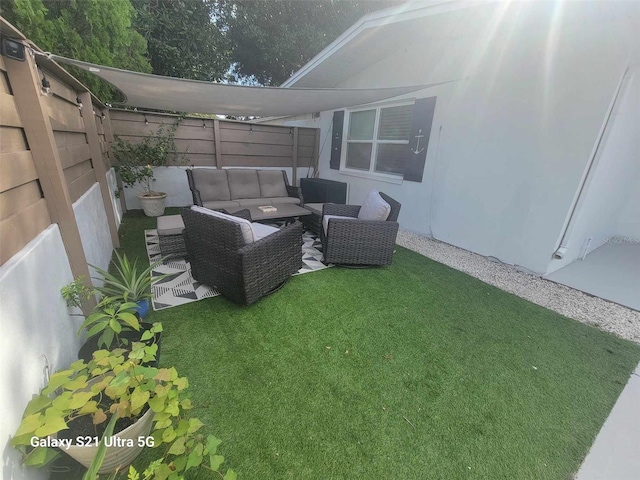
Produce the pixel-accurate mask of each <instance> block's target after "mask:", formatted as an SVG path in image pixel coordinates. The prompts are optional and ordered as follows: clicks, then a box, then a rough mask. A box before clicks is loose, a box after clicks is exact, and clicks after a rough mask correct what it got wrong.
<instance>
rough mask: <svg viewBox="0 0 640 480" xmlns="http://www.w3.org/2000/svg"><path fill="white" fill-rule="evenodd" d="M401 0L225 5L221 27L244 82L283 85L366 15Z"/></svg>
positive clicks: (220, 7)
mask: <svg viewBox="0 0 640 480" xmlns="http://www.w3.org/2000/svg"><path fill="white" fill-rule="evenodd" d="M400 3H403V1H402V0H371V1H356V0H314V1H299V0H221V1H219V2H216V11H215V14H216V19H217V20H216V21H217V24H218V27H219V28H220V30H222V31H223V32H224V34H225V36H226V37H227V39H228V41H229V44H230V45H231V57H230V58H231V62H232V63H233V64H234V68H235V72H236V74H237V75H238V77H239V78H242V77H254V78H255V79H256V80H257V82H258V83H260V84H263V85H277V84H280V83H282V82H284V81H285V80H286V79H287V78H289V77H290V76H291V74H292V73H293V72H295V71H296V70H298V69H299V68H300V67H302V66H303V65H304V64H305V63H306V62H308V61H309V60H310V59H311V58H313V56H315V55H316V54H317V53H319V52H320V51H321V50H322V49H323V48H324V47H326V46H327V45H328V44H329V43H331V42H332V41H333V40H335V39H336V38H337V37H338V36H339V35H340V34H341V33H343V32H344V31H345V30H346V29H347V28H349V27H350V26H351V25H352V24H353V23H355V22H356V21H357V20H358V19H359V18H360V17H362V16H363V15H365V14H367V13H370V12H373V11H376V10H381V9H383V8H388V7H391V6H394V5H398V4H400Z"/></svg>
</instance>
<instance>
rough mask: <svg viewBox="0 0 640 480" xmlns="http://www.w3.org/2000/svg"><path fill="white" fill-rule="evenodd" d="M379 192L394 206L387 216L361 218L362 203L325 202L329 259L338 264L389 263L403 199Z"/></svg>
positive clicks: (324, 235)
mask: <svg viewBox="0 0 640 480" xmlns="http://www.w3.org/2000/svg"><path fill="white" fill-rule="evenodd" d="M377 193H379V195H380V197H381V199H382V200H384V202H386V203H387V204H388V206H389V207H390V209H389V213H388V216H387V217H386V219H385V220H362V219H360V218H358V216H359V213H360V210H361V208H362V207H361V206H359V205H340V204H336V203H325V204H324V207H323V210H322V225H321V226H320V239H321V241H322V250H323V252H324V261H325V263H335V264H338V265H360V266H365V265H367V266H369V265H389V264H390V263H391V261H392V259H393V250H394V248H395V245H396V237H397V235H398V228H399V225H398V214H399V213H400V207H401V205H400V203H398V202H397V201H395V200H394V199H393V198H391V197H389V196H388V195H385V194H384V193H382V192H377Z"/></svg>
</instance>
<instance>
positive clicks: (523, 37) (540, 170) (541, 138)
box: [320, 2, 640, 273]
mask: <svg viewBox="0 0 640 480" xmlns="http://www.w3.org/2000/svg"><path fill="white" fill-rule="evenodd" d="M439 18H442V21H446V17H444V16H443V17H439ZM480 20H482V21H480ZM438 21H439V20H438V19H437V18H435V17H434V18H429V17H428V18H427V20H425V27H424V29H423V35H422V36H420V35H417V36H416V37H415V38H414V39H413V41H412V42H408V43H407V45H406V48H405V50H404V51H401V52H397V53H396V54H395V55H393V56H392V57H390V58H388V59H386V60H383V61H381V62H379V63H377V64H375V65H372V66H371V67H370V68H368V69H366V70H363V71H361V72H360V73H359V74H358V75H355V76H353V77H351V78H350V79H348V80H347V81H346V82H344V83H342V84H341V85H339V86H340V87H354V88H355V87H375V86H392V85H411V84H421V83H424V84H428V83H433V82H442V81H452V83H450V84H447V85H443V86H441V87H436V88H431V89H428V90H425V91H422V92H419V93H418V95H417V96H418V97H429V96H433V95H434V94H435V95H437V97H438V100H437V105H436V113H435V117H434V122H433V128H432V132H431V138H430V144H429V151H428V155H427V163H426V166H425V175H424V179H423V182H422V183H420V184H416V183H412V182H403V183H402V184H401V185H395V184H391V183H384V182H380V181H375V180H370V179H362V178H358V177H350V176H347V175H344V174H342V173H340V172H337V171H335V170H330V169H329V154H330V145H329V146H328V147H326V148H324V149H323V151H322V154H321V164H320V172H321V176H322V177H324V178H331V179H335V180H340V181H346V182H348V183H349V185H350V195H349V200H350V201H352V202H358V201H360V200H362V198H363V197H364V195H365V194H366V193H367V191H368V190H370V189H374V188H375V189H378V190H381V191H384V192H386V193H388V194H389V195H391V196H392V197H394V198H396V199H397V200H398V201H400V202H401V203H402V211H401V213H400V223H401V226H402V227H404V228H408V229H411V230H415V231H418V232H421V233H425V234H433V236H434V237H435V238H438V239H440V240H443V241H445V242H448V243H451V244H454V245H458V246H460V247H463V248H465V249H468V250H471V251H474V252H477V253H480V254H482V255H487V256H494V257H497V258H499V259H500V260H502V261H504V262H506V263H510V264H516V265H520V266H522V267H525V268H527V269H529V270H532V271H534V272H537V273H544V272H545V271H546V270H547V267H548V265H549V263H550V262H551V257H552V254H553V252H554V251H555V248H556V247H557V242H558V239H559V235H560V234H561V230H562V227H563V225H564V223H565V221H566V219H567V215H568V211H569V208H570V206H571V203H572V200H573V198H574V196H575V194H576V191H577V188H578V185H579V181H580V178H581V175H582V173H583V171H584V167H585V165H586V163H587V161H588V159H589V156H590V153H591V151H592V149H593V147H594V145H595V142H596V140H597V134H598V131H599V129H600V127H601V125H602V122H603V121H604V118H605V114H606V111H607V108H608V106H609V104H610V102H611V99H612V98H613V95H614V92H615V89H616V86H617V84H618V82H619V80H620V77H621V75H622V73H623V72H624V70H625V67H626V66H627V65H628V64H629V62H630V61H631V60H630V59H633V58H635V59H637V58H638V56H639V51H638V50H639V46H638V42H637V36H636V33H637V32H636V27H637V25H638V24H639V22H640V11H639V9H638V4H634V3H633V2H498V3H494V4H483V5H480V6H474V7H473V8H470V9H468V10H467V11H466V12H465V13H464V15H463V14H461V13H457V14H456V22H455V24H454V23H452V24H451V25H450V26H449V27H450V28H447V29H441V30H442V31H439V30H438V28H435V27H438ZM479 25H481V27H479ZM479 30H480V31H479ZM330 117H331V112H324V113H323V115H322V124H323V130H322V134H321V138H325V134H326V132H327V131H328V128H330V127H329V126H330ZM440 128H441V130H440ZM343 153H344V152H343Z"/></svg>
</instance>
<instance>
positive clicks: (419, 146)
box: [334, 97, 436, 182]
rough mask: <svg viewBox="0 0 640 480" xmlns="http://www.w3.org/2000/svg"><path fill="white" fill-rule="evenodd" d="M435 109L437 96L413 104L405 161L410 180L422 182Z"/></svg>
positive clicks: (405, 174) (421, 99) (420, 99)
mask: <svg viewBox="0 0 640 480" xmlns="http://www.w3.org/2000/svg"><path fill="white" fill-rule="evenodd" d="M435 110H436V97H429V98H419V99H418V100H416V103H415V105H414V106H413V120H412V121H411V135H410V136H409V149H408V151H407V158H406V160H405V162H404V179H405V180H407V181H409V182H422V175H423V174H424V164H425V162H426V160H427V149H428V147H429V136H430V135H431V124H432V123H433V113H434V112H435ZM334 122H335V117H334Z"/></svg>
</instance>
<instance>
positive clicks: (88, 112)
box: [79, 92, 120, 247]
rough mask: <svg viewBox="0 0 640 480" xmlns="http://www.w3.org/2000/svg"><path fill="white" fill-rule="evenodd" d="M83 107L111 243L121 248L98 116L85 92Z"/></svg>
mask: <svg viewBox="0 0 640 480" xmlns="http://www.w3.org/2000/svg"><path fill="white" fill-rule="evenodd" d="M79 97H80V100H81V101H82V104H83V105H86V106H87V107H86V109H85V110H84V111H83V112H81V113H82V120H84V130H85V133H86V135H87V143H88V144H89V151H90V152H91V159H92V160H93V162H92V163H93V170H94V172H95V174H96V180H98V183H99V184H100V193H101V194H102V203H103V204H104V210H105V212H106V214H107V223H108V224H109V232H110V233H111V241H112V242H113V246H114V247H119V246H120V240H119V239H118V227H116V216H115V213H114V212H113V206H112V205H111V195H110V194H109V183H108V182H107V169H106V167H105V166H104V160H103V158H102V151H101V149H100V142H99V140H98V129H97V128H96V115H95V112H94V111H93V102H92V100H91V94H90V93H89V92H84V93H81V94H80V95H79Z"/></svg>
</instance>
